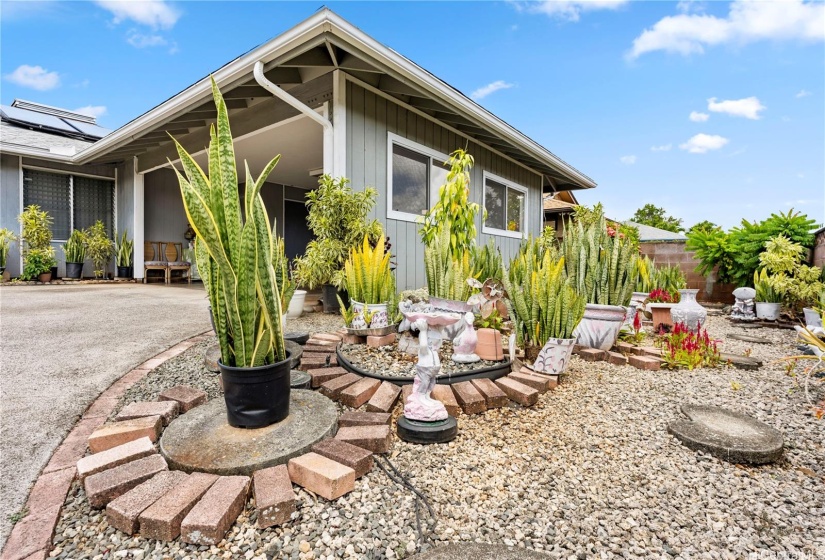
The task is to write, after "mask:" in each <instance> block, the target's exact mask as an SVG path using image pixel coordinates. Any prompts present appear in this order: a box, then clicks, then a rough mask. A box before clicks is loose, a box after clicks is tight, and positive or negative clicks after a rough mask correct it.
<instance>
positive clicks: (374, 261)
mask: <svg viewBox="0 0 825 560" xmlns="http://www.w3.org/2000/svg"><path fill="white" fill-rule="evenodd" d="M384 243H385V239H384V236H383V235H382V236H381V238H380V239H379V240H378V243H376V244H375V247H374V248H373V247H372V246H371V245H370V241H369V236H368V235H365V236H364V242H363V243H362V245H361V247H357V248H354V249H351V250H350V253H349V258H348V259H347V262H346V263H344V285H345V287H346V289H347V292H348V293H349V297H350V298H351V299H352V300H353V301H357V302H359V303H364V304H370V305H374V304H379V303H388V302H389V301H390V300H392V299H393V297H394V296H395V277H394V276H393V274H392V270H390V253H389V252H387V251H385V250H384Z"/></svg>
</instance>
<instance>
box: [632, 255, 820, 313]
mask: <svg viewBox="0 0 825 560" xmlns="http://www.w3.org/2000/svg"><path fill="white" fill-rule="evenodd" d="M639 250H640V251H641V253H642V254H643V255H647V256H648V257H650V258H651V259H653V260H654V261H656V265H657V266H665V265H678V266H679V268H681V269H682V272H684V273H685V277H686V279H687V287H688V288H690V289H698V290H699V293H698V294H697V299H698V300H699V301H706V302H714V303H733V300H734V298H733V295H732V292H733V290H735V289H736V286H734V285H732V284H723V283H720V282H717V281H716V272H715V271H714V272H713V273H711V275H710V276H708V277H705V276H702V275H701V274H699V273H698V272H696V267H697V266H699V261H698V260H697V259H696V257H695V256H694V253H693V251H688V250H686V249H685V243H684V241H678V242H658V243H640V244H639ZM823 250H824V251H825V248H823Z"/></svg>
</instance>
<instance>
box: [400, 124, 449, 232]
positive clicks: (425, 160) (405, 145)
mask: <svg viewBox="0 0 825 560" xmlns="http://www.w3.org/2000/svg"><path fill="white" fill-rule="evenodd" d="M448 159H449V157H448V156H447V155H445V154H442V153H440V152H438V151H436V150H432V149H430V148H427V147H426V146H422V145H421V144H418V143H416V142H413V141H412V140H407V139H406V138H402V137H401V136H398V135H397V134H393V133H391V132H389V133H387V218H392V219H394V220H404V221H407V222H415V221H418V220H419V218H421V217H422V216H424V214H426V213H427V210H429V209H430V207H431V206H432V205H433V204H434V203H435V201H436V199H437V198H438V188H439V187H440V186H441V185H443V184H444V183H445V182H446V180H447V173H448V172H449V167H447V166H446V161H447V160H448Z"/></svg>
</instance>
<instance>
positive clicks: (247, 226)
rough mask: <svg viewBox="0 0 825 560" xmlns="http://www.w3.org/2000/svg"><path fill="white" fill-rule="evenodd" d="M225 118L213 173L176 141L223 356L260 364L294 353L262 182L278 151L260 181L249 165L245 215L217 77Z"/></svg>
mask: <svg viewBox="0 0 825 560" xmlns="http://www.w3.org/2000/svg"><path fill="white" fill-rule="evenodd" d="M212 95H213V98H214V100H215V105H216V107H217V123H216V125H213V126H212V127H211V128H210V142H209V148H208V166H209V168H208V171H209V174H208V175H207V174H206V172H204V170H203V169H201V167H200V166H199V165H198V164H197V163H196V162H195V160H194V159H193V158H192V156H191V155H189V153H188V152H187V151H186V150H185V149H184V148H183V146H181V145H180V143H178V142H177V140H175V146H176V148H177V151H178V155H179V156H180V162H181V164H182V166H183V171H184V174H185V176H184V174H181V173H180V172H179V171H177V169H176V173H177V176H178V182H179V184H180V190H181V196H182V198H183V205H184V208H185V209H186V215H187V217H188V219H189V223H190V224H192V227H193V228H194V230H195V233H196V234H197V241H196V243H195V258H196V261H197V263H198V270H199V271H200V274H201V278H202V279H203V280H204V284H205V285H206V290H207V293H208V294H209V302H210V304H211V305H212V315H213V319H214V322H215V331H216V332H217V335H218V341H219V344H220V349H221V363H223V364H224V365H226V366H234V367H246V368H249V367H256V366H262V365H268V364H274V363H276V362H282V361H284V360H285V359H286V349H285V344H284V333H283V328H282V326H281V296H280V292H279V287H278V281H277V275H276V273H275V269H274V267H273V258H272V255H273V253H274V252H275V251H276V245H277V241H276V235H275V234H274V233H273V232H272V231H271V230H270V229H269V223H270V222H269V216H268V215H267V212H266V207H265V206H264V202H263V199H262V198H261V194H260V193H261V187H263V185H264V182H265V181H266V179H267V177H268V176H269V174H270V173H271V172H272V170H273V169H274V168H275V166H276V165H277V163H278V160H279V159H280V156H275V157H274V158H273V159H272V160H271V161H270V162H269V163H268V164H267V165H266V166H265V167H264V169H263V171H262V172H261V174H260V176H259V177H258V179H257V180H253V179H252V176H251V173H250V171H249V165H248V164H246V177H247V180H246V189H245V191H244V199H243V201H242V203H243V208H244V212H243V217H242V213H241V201H240V200H239V194H238V193H239V189H238V174H237V169H236V167H235V150H234V146H233V143H232V133H231V131H230V129H229V114H228V112H227V108H226V103H225V102H224V99H223V96H222V95H221V92H220V91H219V90H218V86H217V84H215V80H214V79H213V80H212Z"/></svg>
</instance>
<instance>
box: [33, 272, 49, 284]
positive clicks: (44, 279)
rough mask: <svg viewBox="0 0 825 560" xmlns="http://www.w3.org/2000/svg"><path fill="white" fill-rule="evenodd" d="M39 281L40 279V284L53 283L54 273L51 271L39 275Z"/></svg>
mask: <svg viewBox="0 0 825 560" xmlns="http://www.w3.org/2000/svg"><path fill="white" fill-rule="evenodd" d="M37 279H38V280H39V281H40V282H43V283H44V284H45V283H46V282H51V281H52V273H51V271H49V272H44V273H43V274H41V275H39V276H38V277H37Z"/></svg>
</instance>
